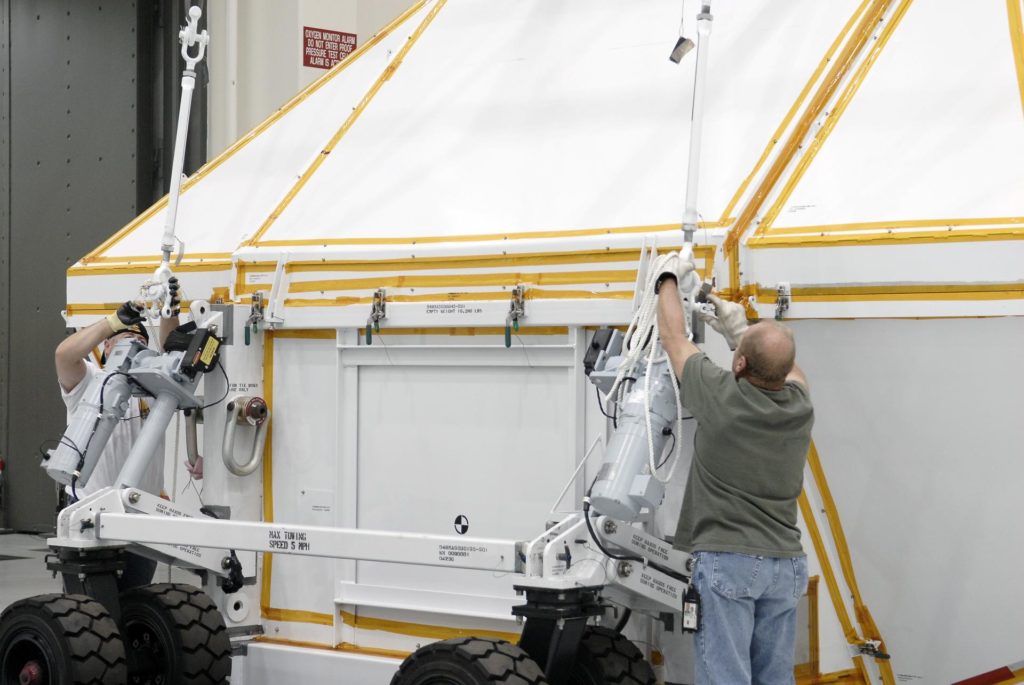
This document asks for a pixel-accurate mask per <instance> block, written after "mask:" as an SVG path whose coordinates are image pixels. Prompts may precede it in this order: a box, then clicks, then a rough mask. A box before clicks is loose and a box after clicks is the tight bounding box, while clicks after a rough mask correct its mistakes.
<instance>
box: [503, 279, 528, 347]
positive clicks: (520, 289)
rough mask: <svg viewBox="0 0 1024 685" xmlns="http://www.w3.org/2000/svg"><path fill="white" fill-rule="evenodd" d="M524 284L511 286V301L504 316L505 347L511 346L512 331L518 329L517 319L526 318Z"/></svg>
mask: <svg viewBox="0 0 1024 685" xmlns="http://www.w3.org/2000/svg"><path fill="white" fill-rule="evenodd" d="M525 300H526V286H524V285H517V286H516V287H514V288H512V301H511V302H510V303H509V306H508V316H506V317H505V347H512V331H513V330H515V331H516V332H518V331H519V319H525V318H526V302H525Z"/></svg>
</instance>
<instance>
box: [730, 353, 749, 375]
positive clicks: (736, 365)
mask: <svg viewBox="0 0 1024 685" xmlns="http://www.w3.org/2000/svg"><path fill="white" fill-rule="evenodd" d="M746 368H747V358H746V357H744V356H743V355H742V354H737V355H736V359H735V360H733V363H732V371H733V373H737V374H738V373H743V371H744V370H745V369H746Z"/></svg>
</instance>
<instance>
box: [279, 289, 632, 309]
mask: <svg viewBox="0 0 1024 685" xmlns="http://www.w3.org/2000/svg"><path fill="white" fill-rule="evenodd" d="M508 299H509V294H508V293H507V292H498V293H487V292H484V293H433V294H428V295H392V296H388V298H387V301H388V302H492V301H495V300H502V301H504V300H508ZM525 299H527V300H631V299H633V291H632V290H611V291H608V292H605V293H595V292H590V291H587V290H543V291H542V290H538V289H537V288H529V289H527V290H526V295H525ZM371 302H373V297H335V298H316V299H313V298H310V299H294V298H290V299H286V300H285V301H284V306H286V307H347V306H349V305H353V304H370V303H371Z"/></svg>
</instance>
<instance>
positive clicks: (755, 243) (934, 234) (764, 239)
mask: <svg viewBox="0 0 1024 685" xmlns="http://www.w3.org/2000/svg"><path fill="white" fill-rule="evenodd" d="M778 232H781V230H780V231H778ZM1022 239H1024V228H988V229H984V230H978V229H968V228H965V229H962V230H952V229H950V230H946V231H900V232H893V231H890V232H887V233H864V234H855V235H851V234H835V235H829V234H825V235H815V236H803V235H800V236H773V235H765V236H761V237H752V238H750V239H749V240H748V241H747V247H749V248H751V249H760V248H776V247H784V248H791V247H855V246H859V245H920V244H930V243H935V244H941V243H982V242H989V241H999V240H1022Z"/></svg>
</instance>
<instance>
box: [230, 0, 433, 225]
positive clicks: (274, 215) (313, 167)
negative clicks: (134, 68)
mask: <svg viewBox="0 0 1024 685" xmlns="http://www.w3.org/2000/svg"><path fill="white" fill-rule="evenodd" d="M445 2H447V0H437V2H436V3H435V5H434V6H433V7H432V8H431V9H430V12H428V13H427V16H426V17H424V18H423V21H421V22H420V24H419V26H417V27H416V30H415V31H413V32H412V35H411V36H409V38H408V39H407V40H406V41H405V44H404V45H403V46H402V49H401V50H399V51H398V54H397V55H395V57H394V58H393V59H392V60H391V62H390V63H389V64H388V65H387V66H386V67H385V68H384V71H382V72H381V74H380V76H378V77H377V80H376V81H374V83H373V85H372V86H371V87H370V90H369V91H367V93H366V95H364V96H363V99H362V100H360V101H359V104H358V105H356V106H355V107H354V108H353V109H352V112H351V113H349V115H348V117H346V118H345V121H344V123H342V125H341V128H339V129H338V130H337V132H335V134H334V135H333V136H332V137H331V139H330V140H329V141H328V142H327V145H326V146H325V147H324V149H323V150H322V151H321V152H320V154H319V155H317V156H316V158H315V159H314V160H313V163H312V164H310V165H309V167H308V168H307V169H306V170H305V171H304V172H303V173H302V176H300V177H299V180H298V181H296V183H295V185H294V186H292V188H291V190H289V191H288V194H287V195H285V196H284V199H283V200H281V202H280V203H278V205H277V207H275V208H274V211H272V212H271V213H270V216H268V217H267V219H266V221H264V222H263V225H262V226H260V228H259V230H258V231H256V234H255V235H253V237H252V238H250V239H249V240H248V241H246V242H245V243H243V244H244V245H256V244H258V243H259V240H260V238H262V237H263V234H265V233H266V232H267V231H268V230H269V229H270V227H271V226H272V225H273V224H274V222H275V221H277V219H278V217H280V216H281V214H282V213H283V212H284V210H285V209H287V207H288V205H290V204H291V202H292V200H294V199H295V197H296V196H297V195H298V194H299V192H300V191H301V190H302V188H303V187H304V186H305V185H306V183H308V182H309V179H311V178H312V177H313V174H315V173H316V172H317V170H318V169H319V168H320V166H321V165H322V164H323V163H324V161H326V160H327V157H328V155H330V154H331V153H332V152H333V151H334V148H335V147H337V145H338V143H339V142H340V141H341V139H342V138H344V137H345V134H346V133H348V132H349V130H350V129H351V128H352V126H353V125H354V124H355V123H356V121H357V120H358V119H359V117H360V116H361V115H362V114H363V112H364V111H365V110H366V107H367V106H368V105H369V104H370V101H372V100H373V98H374V97H375V96H376V95H377V92H378V91H380V89H381V87H382V86H383V85H384V84H385V83H387V82H388V81H389V80H390V79H391V77H392V76H393V75H394V74H395V72H396V71H398V68H399V67H400V66H402V61H403V60H404V59H405V57H406V55H408V54H409V50H410V49H412V46H413V45H415V44H416V41H418V40H419V38H420V36H422V35H423V32H424V31H425V30H426V28H427V27H428V26H430V23H431V22H432V21H434V17H436V16H437V14H438V12H440V11H441V8H442V7H444V5H445Z"/></svg>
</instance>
